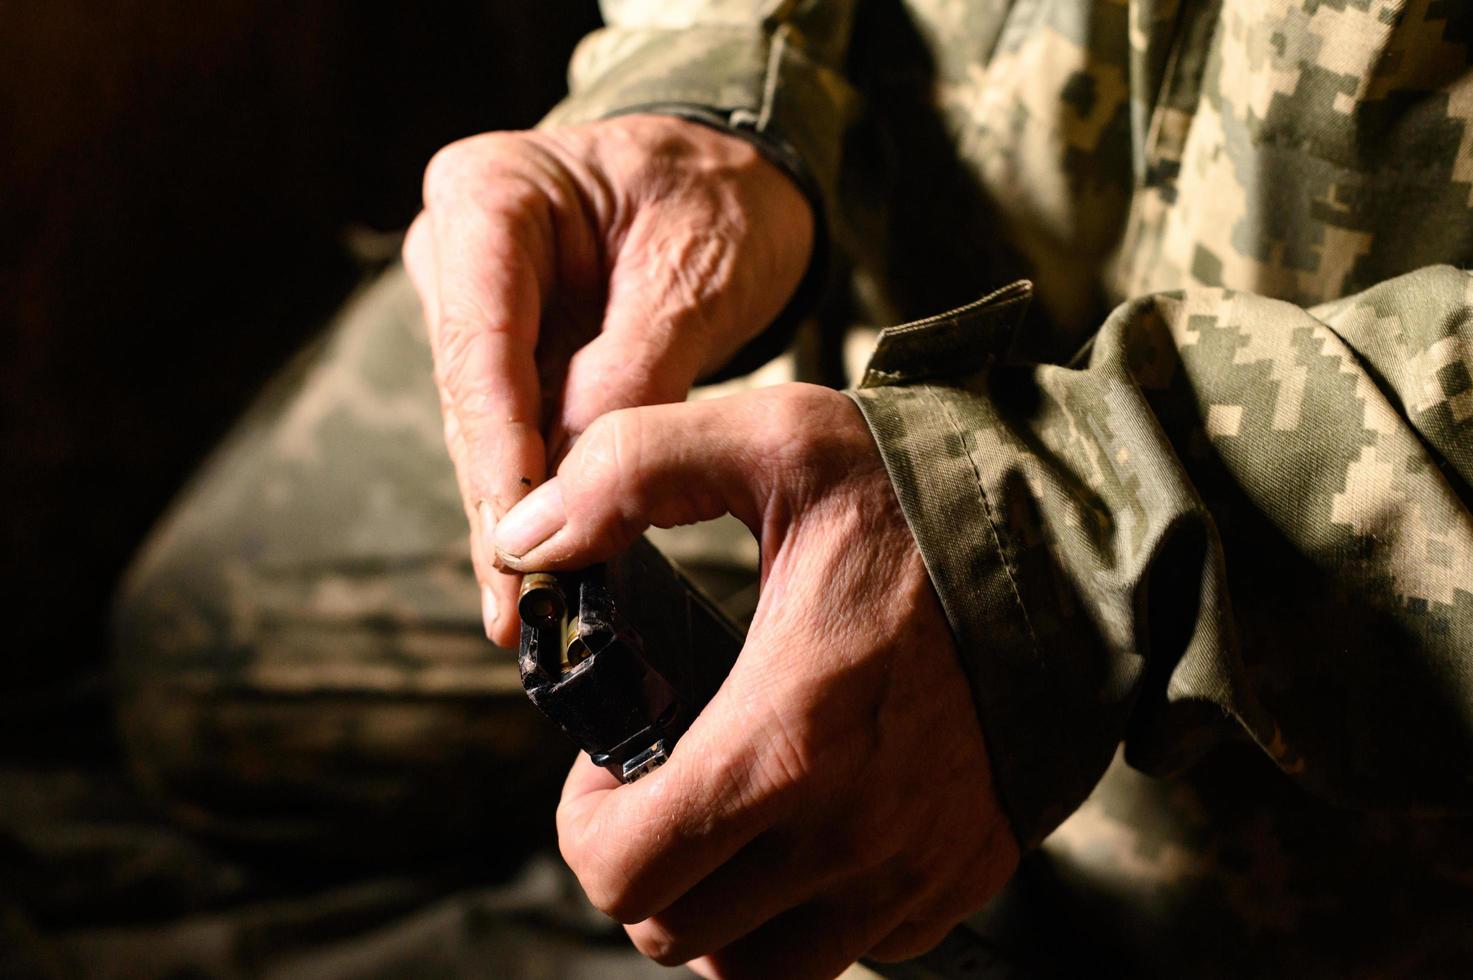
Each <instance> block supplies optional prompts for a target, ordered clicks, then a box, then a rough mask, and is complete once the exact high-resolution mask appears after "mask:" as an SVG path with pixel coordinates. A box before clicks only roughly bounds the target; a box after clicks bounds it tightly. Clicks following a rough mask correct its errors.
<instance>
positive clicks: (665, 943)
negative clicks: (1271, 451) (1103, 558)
mask: <svg viewBox="0 0 1473 980" xmlns="http://www.w3.org/2000/svg"><path fill="white" fill-rule="evenodd" d="M726 512H730V513H732V514H735V515H736V516H737V517H739V518H740V519H741V520H742V521H744V522H745V523H746V525H747V526H748V527H749V528H751V530H752V532H753V533H754V534H755V535H756V536H757V538H758V540H759V541H760V543H761V546H762V578H763V581H762V594H761V600H760V602H759V604H758V608H757V613H756V616H755V618H754V619H753V622H752V627H751V631H750V633H749V634H748V638H747V642H746V645H745V647H744V648H743V650H742V653H741V656H740V657H739V658H738V659H737V662H736V665H735V667H734V668H733V670H732V672H731V675H730V676H729V678H728V679H727V681H726V683H725V684H724V685H723V686H722V688H721V690H720V691H719V692H718V693H717V695H716V697H715V698H714V699H713V700H712V701H711V703H710V704H709V705H708V706H707V708H706V709H705V710H704V711H703V712H702V713H701V715H700V716H699V717H698V718H697V719H696V721H695V723H694V725H692V727H691V728H690V730H689V732H688V733H687V734H686V735H685V736H684V738H683V739H682V740H681V741H680V743H679V744H678V745H677V746H676V747H675V750H674V752H673V753H672V755H671V758H670V761H669V762H667V763H666V764H665V765H664V766H663V767H662V768H660V769H657V770H655V771H654V772H653V773H651V774H650V775H648V776H646V777H645V778H643V779H641V780H639V781H638V782H636V783H632V784H630V785H627V786H620V785H618V784H617V783H616V781H615V780H614V778H613V777H612V776H611V775H609V773H607V772H605V771H604V770H603V769H602V768H599V767H597V766H595V765H593V764H592V763H591V762H590V761H589V760H588V759H587V757H586V756H585V757H580V759H579V761H578V763H577V764H576V765H575V766H574V768H573V771H572V773H571V774H570V776H569V778H568V782H567V786H566V788H565V790H564V794H563V800H562V804H561V806H560V808H559V811H558V833H559V838H560V841H561V844H562V850H563V855H564V856H565V857H566V859H567V861H568V863H569V864H570V865H571V866H572V868H573V870H574V871H575V872H576V873H577V875H578V878H579V880H580V881H581V882H582V884H583V887H584V888H585V890H586V891H587V893H588V895H589V898H590V899H591V900H592V901H593V903H594V904H595V905H597V906H598V907H599V908H601V909H603V910H604V911H606V912H607V913H609V914H610V915H612V916H614V917H615V918H617V919H619V920H620V921H621V922H624V923H627V929H628V932H629V934H630V936H631V937H632V938H633V940H634V943H635V945H636V946H638V948H639V949H640V950H641V951H642V952H644V953H645V954H646V955H648V956H651V957H653V958H654V959H656V960H658V961H660V962H662V963H666V964H674V963H680V962H685V961H687V960H693V961H695V962H694V963H693V964H692V965H693V967H694V968H695V969H696V970H697V972H700V973H702V974H704V975H707V976H723V977H748V976H750V977H762V978H767V977H775V976H780V977H829V976H833V975H835V974H837V973H839V972H840V971H841V970H843V969H844V968H845V966H846V965H847V964H849V963H850V962H852V961H853V960H854V959H856V958H857V957H859V956H861V955H864V954H870V955H872V956H875V957H878V958H881V959H887V958H903V957H905V956H908V955H915V954H918V953H920V952H922V951H924V950H926V949H929V948H930V947H931V946H933V945H935V944H936V943H937V942H939V941H940V940H941V938H942V937H943V936H944V935H945V933H946V931H947V930H948V929H949V928H950V927H951V926H952V925H953V924H955V923H956V922H957V921H959V920H960V919H961V918H963V917H964V916H966V915H967V914H969V913H971V912H972V911H974V910H976V909H977V908H979V907H980V906H981V905H982V904H983V903H984V902H985V901H986V900H987V899H988V898H989V897H990V896H991V895H992V894H993V893H994V892H995V891H996V890H997V889H998V888H999V887H1001V885H1002V883H1003V882H1004V881H1005V880H1006V879H1007V878H1008V876H1009V875H1011V873H1012V871H1013V869H1014V868H1015V866H1016V863H1017V859H1018V847H1017V844H1016V842H1015V840H1014V838H1013V836H1012V833H1011V830H1010V828H1009V827H1008V825H1007V822H1006V820H1005V818H1004V817H1003V815H1002V813H1001V812H1000V810H999V805H998V801H997V798H996V795H995V792H994V789H993V786H992V782H991V775H990V768H989V765H988V759H987V753H986V750H985V748H984V745H983V740H982V732H981V729H980V726H979V723H978V720H977V717H976V715H975V712H974V709H973V706H972V700H971V697H970V694H969V691H968V688H967V682H966V679H965V677H964V675H963V673H962V670H961V667H960V665H959V663H958V660H957V653H956V650H955V648H954V646H953V642H952V639H951V634H950V631H949V628H948V626H947V624H946V621H945V617H944V615H943V613H942V611H941V608H940V605H939V602H938V601H937V599H936V596H935V594H934V593H933V591H932V589H931V585H930V581H929V579H928V577H927V574H926V570H925V567H924V566H923V564H922V560H921V556H920V554H919V552H918V551H917V548H916V545H915V541H914V539H913V537H912V536H911V533H910V530H909V528H908V527H907V526H906V523H905V519H904V517H903V515H902V514H901V511H900V507H899V504H898V502H897V501H896V499H895V495H894V491H893V490H892V489H891V485H890V481H889V479H888V478H887V476H886V474H885V470H884V466H883V463H882V462H881V460H880V458H879V455H878V451H877V449H876V447H875V444H874V442H873V440H872V438H871V436H870V434H869V431H868V429H867V427H866V426H865V423H864V420H863V418H862V416H861V415H860V413H859V410H858V408H857V407H856V406H855V405H854V404H853V403H852V402H851V401H850V400H849V399H848V398H846V397H845V396H844V395H841V394H839V393H837V392H834V391H830V390H828V389H825V388H818V387H813V386H809V385H787V386H783V387H779V388H770V389H766V390H763V391H757V392H752V393H749V394H744V395H739V396H735V397H732V398H725V399H720V400H716V401H710V402H700V403H694V404H685V405H666V406H660V407H652V408H640V409H629V410H625V411H620V412H615V413H613V414H610V415H606V416H604V417H603V418H601V419H599V420H598V421H597V422H595V423H594V424H593V425H592V426H591V427H590V428H589V429H588V430H587V431H586V432H585V433H584V435H583V437H582V438H581V439H580V440H579V442H578V443H577V444H576V445H575V446H574V447H573V449H572V451H571V453H570V454H569V456H568V457H567V459H566V460H565V461H564V462H563V464H562V466H561V467H560V468H559V470H558V474H557V476H556V477H554V478H553V479H551V480H549V481H548V482H547V483H545V484H543V485H542V486H541V487H539V488H538V489H536V490H534V491H533V492H532V493H531V494H530V495H529V496H528V497H527V498H526V499H525V500H523V501H522V502H521V503H520V504H518V505H517V507H516V508H514V509H513V510H512V511H511V512H510V513H508V514H507V515H506V517H505V518H503V520H502V521H501V522H500V524H499V526H498V528H497V531H496V537H495V544H496V547H497V552H498V559H497V560H498V561H500V562H502V563H503V564H505V565H507V566H510V567H513V568H537V569H556V568H564V567H569V568H571V567H578V566H582V565H584V564H587V563H589V562H592V561H596V560H601V559H603V558H606V557H609V556H610V555H612V554H614V553H615V552H617V551H618V550H620V549H621V548H623V547H625V546H627V545H628V544H629V542H630V541H631V540H632V539H633V537H634V536H635V535H637V534H639V533H641V532H642V531H643V530H644V528H645V527H647V526H648V525H650V524H656V525H659V526H662V527H664V526H671V525H675V524H684V523H690V522H694V521H698V520H705V519H709V518H713V517H716V516H719V515H720V514H722V513H726ZM699 653H700V651H694V652H693V655H697V656H698V655H699Z"/></svg>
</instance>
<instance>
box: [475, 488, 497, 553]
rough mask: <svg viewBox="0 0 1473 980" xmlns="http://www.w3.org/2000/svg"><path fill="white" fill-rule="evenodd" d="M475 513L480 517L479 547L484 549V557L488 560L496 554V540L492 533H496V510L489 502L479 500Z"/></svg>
mask: <svg viewBox="0 0 1473 980" xmlns="http://www.w3.org/2000/svg"><path fill="white" fill-rule="evenodd" d="M476 513H477V514H479V515H480V518H481V547H482V549H484V551H485V554H484V558H485V559H487V560H489V559H490V557H491V556H492V555H494V554H496V542H495V541H494V540H493V538H492V535H493V534H495V533H496V512H495V511H494V510H492V509H491V502H490V501H487V500H483V501H481V502H480V503H479V504H477V505H476Z"/></svg>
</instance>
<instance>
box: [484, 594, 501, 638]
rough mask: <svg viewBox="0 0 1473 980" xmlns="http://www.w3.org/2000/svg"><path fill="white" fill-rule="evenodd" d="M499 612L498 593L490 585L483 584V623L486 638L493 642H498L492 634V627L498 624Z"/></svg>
mask: <svg viewBox="0 0 1473 980" xmlns="http://www.w3.org/2000/svg"><path fill="white" fill-rule="evenodd" d="M497 612H498V610H497V608H496V593H495V592H494V591H492V589H491V586H489V585H483V586H481V625H482V626H484V627H485V629H486V639H488V640H491V642H492V643H495V642H496V641H495V639H493V638H492V636H491V629H492V627H493V626H495V625H496V614H497Z"/></svg>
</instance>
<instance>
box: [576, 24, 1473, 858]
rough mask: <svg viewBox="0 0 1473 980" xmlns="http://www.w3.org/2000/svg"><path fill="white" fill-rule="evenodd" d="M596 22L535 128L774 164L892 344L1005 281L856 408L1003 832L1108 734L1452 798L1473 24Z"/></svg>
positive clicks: (1456, 783)
mask: <svg viewBox="0 0 1473 980" xmlns="http://www.w3.org/2000/svg"><path fill="white" fill-rule="evenodd" d="M606 15H607V19H608V26H607V27H606V28H605V29H603V30H601V31H599V32H598V33H596V34H594V35H592V36H590V37H589V38H588V39H587V40H586V41H585V42H584V43H583V45H582V46H581V48H580V49H579V51H578V53H577V55H576V57H575V59H574V63H573V66H572V71H571V77H572V94H571V95H570V97H569V99H568V100H567V102H566V103H564V104H563V105H562V106H561V107H559V109H558V110H557V111H556V112H555V113H554V114H553V116H552V117H551V120H550V121H552V122H560V121H570V120H576V119H586V118H592V117H597V116H604V115H608V114H611V113H615V112H623V111H631V110H637V109H653V110H657V111H666V112H675V113H680V114H684V115H688V116H691V117H693V118H697V119H703V120H706V121H708V122H712V123H715V124H718V125H724V126H727V127H729V128H731V129H732V130H733V131H736V132H739V133H743V134H745V135H747V136H748V137H749V138H752V139H754V140H756V141H758V142H759V143H761V144H762V145H765V146H766V147H767V148H768V150H769V152H770V153H772V155H773V157H774V159H778V160H779V161H780V162H784V163H785V164H786V165H788V166H790V167H791V168H793V169H794V171H795V173H799V174H801V175H804V176H803V179H805V180H807V181H808V182H809V183H810V186H811V187H812V188H813V193H814V194H815V195H816V198H817V200H819V201H820V203H821V208H822V210H823V212H824V213H825V214H826V216H827V226H828V228H829V230H830V236H831V239H832V241H833V242H834V243H835V244H836V248H835V249H834V251H835V253H836V254H839V255H842V256H843V258H844V260H845V262H846V263H847V264H848V266H849V268H850V269H851V271H852V273H853V281H854V283H855V284H856V288H855V293H856V295H858V296H859V297H860V299H861V301H862V303H863V304H864V305H865V307H866V309H867V310H868V312H869V314H870V315H871V316H880V317H887V318H889V321H888V322H897V321H899V320H902V319H908V318H912V317H916V316H922V315H925V314H929V313H934V312H935V311H937V310H942V309H946V308H947V307H948V306H952V305H955V304H956V303H957V302H959V301H962V300H964V299H966V298H970V297H972V296H976V295H978V294H979V293H981V292H982V291H984V289H985V288H988V287H989V286H996V285H998V284H1000V283H1002V282H1006V281H1008V280H1009V279H1010V278H1012V277H1015V276H1026V277H1027V278H1029V279H1031V280H1032V283H1033V285H1032V286H1030V285H1029V284H1028V283H1026V282H1023V283H1015V284H1014V285H1012V286H1008V287H1004V288H1002V289H1000V290H998V291H996V292H995V293H994V294H993V295H991V296H989V297H988V298H987V299H985V300H983V301H981V302H979V303H976V304H973V305H971V306H969V307H964V308H962V309H959V310H956V311H955V312H952V313H949V314H945V315H941V316H936V317H932V318H931V319H928V320H921V321H918V322H914V323H911V324H908V325H907V326H904V327H896V328H892V329H890V330H887V331H885V332H884V333H883V334H882V336H881V340H880V343H879V346H878V348H877V350H876V352H875V354H874V356H873V358H872V360H871V362H870V365H869V368H868V370H867V372H866V374H865V376H864V378H863V380H862V382H861V383H860V385H859V387H858V389H857V390H856V391H855V392H854V397H855V398H856V400H857V401H858V403H859V405H860V406H861V408H862V409H863V411H864V413H865V416H866V417H867V419H868V420H869V423H870V426H871V428H872V430H873V431H874V433H875V436H876V439H877V441H878V443H879V446H880V448H881V452H882V454H883V455H884V457H885V460H886V462H887V465H888V467H889V470H890V474H891V476H892V478H893V480H894V483H895V487H896V490H897V493H898V495H899V497H900V500H901V503H902V505H903V507H904V509H905V511H906V515H907V517H908V519H909V521H910V523H911V527H912V529H913V530H914V532H915V535H916V538H917V541H918V542H919V544H920V546H921V549H922V552H923V553H924V555H925V557H926V561H927V565H928V568H929V569H930V572H931V575H932V579H933V581H934V583H935V586H936V589H937V592H938V593H939V595H940V596H941V599H942V603H943V605H944V606H945V609H946V612H947V615H948V617H949V619H950V621H951V625H952V628H953V630H954V632H955V634H956V637H957V640H958V645H959V648H960V650H961V653H962V657H963V659H964V661H965V665H966V668H967V671H968V675H969V678H970V680H971V683H972V686H973V692H974V696H975V699H976V703H977V706H978V711H979V715H980V717H981V719H982V723H983V727H984V730H985V732H986V735H987V738H988V741H989V745H990V749H991V752H992V754H993V758H994V765H995V768H996V775H997V779H998V783H999V786H1000V789H1001V792H1002V795H1003V800H1004V803H1005V805H1006V806H1007V808H1008V811H1009V813H1010V815H1011V817H1012V819H1013V822H1014V826H1015V829H1016V830H1017V832H1018V834H1019V837H1020V838H1021V839H1022V840H1024V841H1025V842H1029V843H1032V842H1036V841H1038V840H1039V839H1040V838H1041V837H1042V836H1043V835H1044V834H1046V833H1047V832H1048V831H1049V830H1050V829H1051V828H1052V827H1054V826H1055V825H1056V824H1057V823H1058V822H1059V821H1060V820H1061V819H1063V817H1064V816H1066V815H1067V814H1068V813H1069V812H1070V811H1071V810H1072V809H1073V808H1074V807H1075V806H1076V805H1077V804H1078V803H1079V802H1080V800H1082V799H1083V798H1084V796H1085V795H1086V794H1087V793H1088V791H1089V790H1090V788H1091V786H1093V784H1094V783H1095V781H1096V780H1097V779H1098V778H1099V775H1100V773H1101V772H1102V771H1103V770H1104V768H1105V766H1106V764H1107V763H1108V761H1109V759H1110V758H1111V755H1112V753H1113V751H1114V749H1115V748H1116V746H1117V745H1119V744H1120V743H1121V742H1122V741H1123V742H1124V744H1125V746H1126V752H1127V757H1128V758H1129V759H1130V760H1131V761H1132V762H1133V763H1135V764H1136V765H1137V766H1140V767H1142V768H1144V769H1146V770H1147V771H1151V772H1169V771H1173V770H1175V769H1178V768H1180V767H1182V766H1185V765H1187V764H1189V763H1191V762H1192V761H1193V760H1195V759H1196V758H1198V757H1199V756H1200V755H1201V753H1202V752H1204V751H1205V750H1206V749H1208V748H1210V747H1212V746H1214V745H1218V744H1221V743H1223V742H1224V741H1226V740H1235V739H1237V740H1251V741H1252V742H1253V743H1256V744H1257V745H1258V746H1259V747H1260V748H1261V749H1262V750H1263V752H1264V753H1266V754H1267V755H1268V756H1269V757H1271V758H1272V759H1273V760H1274V761H1275V762H1276V763H1277V765H1278V766H1279V767H1280V768H1282V769H1283V770H1284V771H1286V772H1288V773H1289V774H1291V775H1292V776H1294V777H1295V778H1297V779H1298V780H1299V781H1300V782H1301V783H1302V784H1304V785H1305V786H1307V787H1308V788H1309V789H1311V790H1312V791H1314V792H1316V793H1319V794H1320V795H1322V796H1325V797H1327V798H1329V799H1332V800H1335V801H1341V802H1345V803H1349V804H1352V805H1362V806H1376V807H1379V806H1389V807H1415V808H1432V809H1437V810H1443V809H1451V810H1467V809H1470V807H1473V510H1470V508H1473V324H1470V312H1473V277H1470V276H1469V275H1467V274H1465V273H1463V272H1461V271H1458V270H1457V269H1456V268H1453V267H1451V266H1463V265H1473V68H1470V60H1469V45H1470V44H1473V5H1470V4H1467V3H1465V2H1463V0H1093V2H1091V0H908V2H904V3H901V2H895V0H891V2H877V3H872V4H865V5H860V4H858V3H855V2H852V0H833V2H823V0H810V2H804V0H792V2H784V0H768V2H757V0H705V2H701V0H610V2H608V3H607V4H606ZM1030 298H1031V304H1030ZM1111 308H1113V312H1110V310H1111ZM1101 324H1103V325H1102V326H1101Z"/></svg>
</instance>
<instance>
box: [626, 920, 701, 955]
mask: <svg viewBox="0 0 1473 980" xmlns="http://www.w3.org/2000/svg"><path fill="white" fill-rule="evenodd" d="M628 932H629V939H630V941H631V942H632V943H634V948H635V949H637V950H639V952H640V954H641V955H643V956H644V957H645V958H646V959H650V960H653V961H655V962H656V963H658V964H660V965H661V966H679V965H680V964H682V963H684V962H686V961H687V960H689V959H691V958H692V957H694V956H697V955H699V952H698V951H691V950H688V949H687V948H686V945H685V943H683V942H682V941H681V939H680V937H679V936H678V935H676V934H675V933H674V932H672V931H671V930H670V929H669V928H668V927H667V926H666V925H665V924H664V923H663V922H661V921H660V919H659V918H658V917H652V918H649V919H645V920H644V921H643V922H640V923H638V924H636V925H633V926H630V927H629V929H628Z"/></svg>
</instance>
